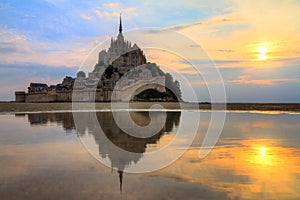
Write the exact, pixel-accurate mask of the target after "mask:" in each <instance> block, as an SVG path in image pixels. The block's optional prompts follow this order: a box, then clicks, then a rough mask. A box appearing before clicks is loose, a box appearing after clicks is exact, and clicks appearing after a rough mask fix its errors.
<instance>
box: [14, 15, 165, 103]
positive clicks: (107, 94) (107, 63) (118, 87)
mask: <svg viewBox="0 0 300 200" xmlns="http://www.w3.org/2000/svg"><path fill="white" fill-rule="evenodd" d="M122 31H123V29H122V19H121V16H120V24H119V33H118V36H117V38H116V39H114V38H111V43H110V47H109V48H108V49H107V50H101V51H100V52H99V54H98V56H99V58H98V62H97V63H96V65H95V67H94V70H93V71H92V72H89V73H88V76H87V77H86V75H85V73H84V72H82V71H80V72H78V73H77V77H76V78H73V77H70V76H66V77H65V78H64V79H63V81H62V82H61V83H58V84H57V85H51V86H50V87H48V85H47V84H44V83H31V84H30V87H28V93H25V92H22V91H17V92H15V97H16V101H18V102H70V101H111V100H115V101H122V100H124V99H125V100H126V101H128V100H132V99H134V96H132V94H133V95H137V94H136V93H135V91H133V90H136V91H139V92H141V91H142V90H146V89H151V88H152V89H155V90H157V91H159V92H166V90H165V86H164V85H165V73H164V72H162V71H161V70H160V69H159V67H158V66H157V65H156V64H155V63H147V59H146V56H145V54H144V52H143V51H142V50H141V49H140V48H139V47H138V45H137V44H135V43H134V44H133V45H132V44H131V42H129V41H126V40H125V39H124V36H123V33H122ZM127 93H128V94H127ZM129 93H130V94H129Z"/></svg>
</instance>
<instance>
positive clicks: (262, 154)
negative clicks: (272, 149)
mask: <svg viewBox="0 0 300 200" xmlns="http://www.w3.org/2000/svg"><path fill="white" fill-rule="evenodd" d="M260 153H261V157H265V156H266V149H265V147H260Z"/></svg>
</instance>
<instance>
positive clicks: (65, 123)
mask: <svg viewBox="0 0 300 200" xmlns="http://www.w3.org/2000/svg"><path fill="white" fill-rule="evenodd" d="M95 114H96V119H95V118H94V115H95ZM164 114H165V113H163V112H154V113H152V115H153V119H154V120H155V121H154V123H158V122H160V121H161V119H162V118H163V117H162V116H163V115H164ZM130 115H131V117H132V119H133V121H134V122H135V123H136V124H138V125H140V126H146V125H147V124H149V123H150V117H149V113H148V112H131V113H130ZM180 115H181V113H180V112H167V113H166V121H165V125H164V126H163V128H162V129H161V130H160V131H159V132H158V133H156V134H154V135H153V136H151V137H148V138H137V137H134V136H131V135H128V134H127V133H125V132H124V131H123V130H121V129H120V128H119V127H118V126H117V124H116V122H115V120H114V117H113V113H112V112H97V113H91V112H84V113H81V112H80V113H79V112H78V113H76V112H75V113H43V114H41V113H39V114H35V113H32V114H28V121H29V122H30V124H31V125H32V126H36V125H47V124H49V123H57V124H58V125H61V126H62V127H63V128H64V129H65V130H66V131H71V130H74V129H75V123H74V119H73V117H74V118H76V122H77V124H76V129H77V133H78V136H79V137H80V138H86V137H88V139H91V138H92V139H93V140H94V142H95V143H96V144H97V148H98V153H99V155H100V157H101V158H102V159H105V158H108V159H109V160H110V162H111V169H116V170H117V171H118V173H119V181H120V190H122V183H123V180H122V179H123V171H124V169H125V167H130V165H131V164H132V163H137V162H138V161H139V160H140V159H141V158H142V156H143V153H145V152H146V150H147V147H148V146H149V145H150V146H152V147H153V146H155V145H156V144H157V143H158V142H159V140H160V139H161V137H162V136H163V135H167V134H169V133H170V132H172V130H173V128H176V127H177V126H178V125H179V123H180ZM115 117H117V118H118V119H121V120H123V123H124V124H126V123H127V121H128V119H127V118H126V113H125V112H118V113H116V114H115ZM95 120H97V121H95ZM98 124H99V125H100V127H101V128H102V130H103V132H104V134H102V133H101V131H100V130H99V127H98V126H97V125H98ZM127 124H128V126H130V124H129V123H127ZM91 136H92V137H91ZM115 146H117V147H119V148H120V149H117V150H116V148H115ZM123 150H125V151H123ZM132 153H134V154H132Z"/></svg>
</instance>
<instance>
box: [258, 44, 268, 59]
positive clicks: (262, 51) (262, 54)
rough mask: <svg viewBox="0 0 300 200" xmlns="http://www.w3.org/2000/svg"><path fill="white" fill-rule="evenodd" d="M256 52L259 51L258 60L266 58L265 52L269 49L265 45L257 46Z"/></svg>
mask: <svg viewBox="0 0 300 200" xmlns="http://www.w3.org/2000/svg"><path fill="white" fill-rule="evenodd" d="M257 52H258V53H259V60H266V59H267V56H266V53H268V52H269V51H268V49H267V48H266V47H265V46H260V47H258V49H257Z"/></svg>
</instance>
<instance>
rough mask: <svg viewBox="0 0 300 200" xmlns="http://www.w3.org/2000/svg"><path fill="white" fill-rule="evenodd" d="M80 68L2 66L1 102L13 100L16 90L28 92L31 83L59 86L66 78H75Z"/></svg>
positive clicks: (28, 64) (0, 65)
mask: <svg viewBox="0 0 300 200" xmlns="http://www.w3.org/2000/svg"><path fill="white" fill-rule="evenodd" d="M77 71H78V67H72V68H70V67H66V66H50V65H43V64H34V63H16V64H0V85H1V89H0V97H1V99H0V100H1V101H4V100H13V94H14V91H15V90H27V87H28V86H29V84H30V82H42V83H47V84H48V85H50V84H57V83H59V82H61V81H62V79H63V78H64V77H65V76H67V75H68V76H73V77H74V76H75V74H76V72H77Z"/></svg>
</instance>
